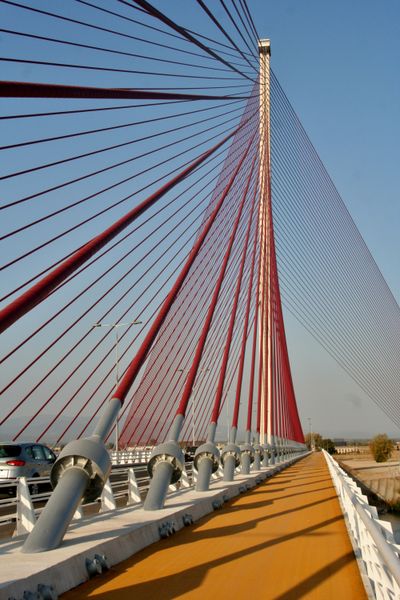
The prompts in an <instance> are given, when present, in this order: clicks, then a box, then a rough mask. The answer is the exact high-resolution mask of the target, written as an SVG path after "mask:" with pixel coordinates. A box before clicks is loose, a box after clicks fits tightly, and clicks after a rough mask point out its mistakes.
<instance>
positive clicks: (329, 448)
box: [321, 438, 336, 454]
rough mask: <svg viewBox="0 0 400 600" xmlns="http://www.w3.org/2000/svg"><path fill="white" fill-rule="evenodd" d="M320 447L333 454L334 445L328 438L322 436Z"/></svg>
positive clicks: (334, 450)
mask: <svg viewBox="0 0 400 600" xmlns="http://www.w3.org/2000/svg"><path fill="white" fill-rule="evenodd" d="M321 447H322V448H323V449H324V450H326V451H327V452H328V453H329V454H335V452H336V447H335V444H334V443H333V442H332V440H331V439H329V438H324V439H323V440H322V443H321Z"/></svg>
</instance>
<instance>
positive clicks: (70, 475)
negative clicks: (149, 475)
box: [22, 398, 121, 553]
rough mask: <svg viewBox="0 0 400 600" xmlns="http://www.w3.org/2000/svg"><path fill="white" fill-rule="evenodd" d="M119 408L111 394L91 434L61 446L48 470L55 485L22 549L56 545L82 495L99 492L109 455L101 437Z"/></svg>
mask: <svg viewBox="0 0 400 600" xmlns="http://www.w3.org/2000/svg"><path fill="white" fill-rule="evenodd" d="M120 408H121V402H120V400H119V399H118V398H113V399H112V400H111V401H110V402H109V404H108V405H107V407H106V409H105V411H104V413H103V415H102V417H101V418H100V421H99V423H98V425H97V426H96V428H95V430H94V432H93V435H92V436H90V437H89V438H84V439H82V440H74V441H73V442H70V443H69V444H67V445H66V446H65V448H64V449H63V450H62V452H61V454H60V456H59V457H58V459H57V460H56V462H55V463H54V465H53V468H52V470H51V474H50V481H51V484H52V486H53V488H55V489H54V491H53V493H52V495H51V496H50V499H49V501H48V502H47V504H46V506H45V508H44V510H43V512H42V514H41V515H40V519H39V520H38V521H37V523H36V525H35V527H34V528H33V530H32V531H31V533H30V534H29V536H28V538H27V539H26V541H25V544H24V546H23V548H22V552H24V553H30V552H32V553H34V552H45V551H46V550H53V549H54V548H57V547H58V546H59V545H60V544H61V542H62V539H63V537H64V534H65V532H66V530H67V527H68V525H69V523H70V522H71V520H72V517H73V515H74V513H75V511H76V509H77V507H78V505H79V504H80V502H81V500H82V498H84V499H85V500H89V501H91V500H95V499H96V498H98V496H100V494H101V492H102V489H103V487H104V484H105V482H106V481H107V479H108V476H109V474H110V471H111V459H110V455H109V453H108V451H107V449H106V447H105V445H104V440H105V439H106V437H107V435H108V432H109V431H110V429H111V427H112V425H113V423H114V422H115V419H116V418H117V415H118V412H119V409H120Z"/></svg>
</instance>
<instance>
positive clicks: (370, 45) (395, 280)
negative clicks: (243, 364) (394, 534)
mask: <svg viewBox="0 0 400 600" xmlns="http://www.w3.org/2000/svg"><path fill="white" fill-rule="evenodd" d="M250 6H251V9H252V13H253V15H254V17H255V21H256V23H257V28H258V29H259V33H260V35H261V36H263V37H269V38H270V39H271V45H272V60H271V63H272V66H273V69H274V71H275V73H276V74H277V76H278V78H279V80H280V83H281V85H282V86H283V87H284V89H285V91H286V93H287V95H288V97H289V99H290V101H291V103H292V105H293V107H294V108H295V110H296V112H297V114H298V115H299V117H300V120H301V121H302V123H303V125H304V127H305V129H306V131H307V133H308V135H309V136H310V138H311V140H312V142H313V143H314V145H315V147H316V149H317V151H318V153H319V155H320V157H321V159H322V160H323V162H324V164H325V166H326V168H327V170H328V172H329V173H330V175H331V177H332V179H333V181H334V182H335V184H336V187H337V188H338V190H339V192H340V194H341V195H342V198H343V200H344V202H345V204H346V206H347V208H348V209H349V211H350V213H351V215H352V217H353V219H354V221H355V222H356V224H357V226H358V228H359V230H360V232H361V234H362V235H363V237H364V239H365V241H366V243H367V245H368V247H369V249H370V251H371V253H372V255H373V257H374V258H375V260H376V262H377V264H378V266H379V267H380V269H381V271H382V273H383V275H384V277H385V278H386V281H387V282H388V284H389V286H390V288H391V290H392V292H393V293H394V295H395V297H396V299H397V301H398V302H400V276H399V274H400V273H399V257H400V235H399V224H400V185H399V179H400V169H399V140H400V75H399V73H400V71H399V64H400V45H399V40H400V3H399V2H397V1H396V0H385V1H383V2H379V3H377V2H372V1H370V0H365V1H364V0H353V1H352V2H348V1H345V0H336V1H335V2H326V1H325V2H321V1H317V0H309V1H307V2H294V1H293V0H281V1H280V2H271V1H266V2H265V1H257V0H255V1H252V2H250ZM287 326H288V327H287V329H288V341H289V345H291V348H292V352H291V359H292V368H293V372H294V377H295V382H296V384H297V395H298V404H299V408H300V412H301V415H302V417H303V426H305V425H307V421H306V417H311V418H312V423H313V429H315V430H317V431H320V432H321V433H322V434H323V435H330V436H339V435H340V434H341V433H343V434H344V435H349V436H352V435H354V436H364V435H371V434H374V433H377V432H378V430H379V431H387V432H388V433H391V434H393V435H396V436H399V432H398V431H397V430H396V428H395V427H394V426H393V425H392V424H391V423H390V421H388V420H387V419H386V417H385V415H384V414H383V413H382V412H381V411H380V410H379V409H377V408H376V407H375V406H374V405H373V403H372V402H371V401H370V400H369V399H367V398H366V397H365V396H364V394H363V393H362V392H360V390H359V389H358V388H357V386H355V385H354V384H353V383H352V382H351V380H350V379H349V378H348V377H347V376H346V375H345V374H344V373H343V372H342V371H341V370H340V369H339V368H338V367H337V366H336V365H335V364H334V363H333V361H332V360H331V359H329V358H328V357H327V356H326V355H325V353H324V351H322V350H319V349H318V346H317V345H316V344H315V343H314V342H313V341H312V340H311V339H310V338H309V336H307V335H306V334H304V331H303V330H302V329H301V328H300V327H299V326H298V325H296V323H295V322H294V321H293V319H291V318H290V317H289V316H288V317H287ZM304 345H305V346H304ZM304 348H306V350H307V351H306V352H304ZM301 349H303V352H301V351H300V350H301ZM296 350H298V351H297V352H296ZM305 429H307V427H305Z"/></svg>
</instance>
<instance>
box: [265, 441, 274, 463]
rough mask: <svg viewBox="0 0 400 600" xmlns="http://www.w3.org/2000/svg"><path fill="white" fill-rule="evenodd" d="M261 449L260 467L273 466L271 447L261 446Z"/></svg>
mask: <svg viewBox="0 0 400 600" xmlns="http://www.w3.org/2000/svg"><path fill="white" fill-rule="evenodd" d="M262 449H263V460H262V466H263V467H268V466H269V465H270V464H271V465H272V464H274V463H273V462H272V452H271V446H270V445H269V444H263V446H262Z"/></svg>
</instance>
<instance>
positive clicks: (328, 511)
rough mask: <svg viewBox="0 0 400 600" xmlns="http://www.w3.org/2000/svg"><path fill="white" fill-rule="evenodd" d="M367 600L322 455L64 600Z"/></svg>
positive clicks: (227, 506) (120, 566) (157, 545)
mask: <svg viewBox="0 0 400 600" xmlns="http://www.w3.org/2000/svg"><path fill="white" fill-rule="evenodd" d="M78 598H79V599H82V598H95V599H96V600H112V599H115V600H172V599H175V598H188V599H200V598H201V599H204V600H214V599H215V600H217V599H218V600H228V599H229V600H242V599H243V600H244V599H251V598H256V599H257V600H259V599H266V600H267V599H268V600H269V599H274V600H297V599H299V598H307V599H313V600H331V599H332V600H333V599H335V600H341V599H343V600H352V599H354V600H363V599H365V598H366V594H365V591H364V587H363V584H362V581H361V577H360V574H359V571H358V566H357V562H356V560H355V558H354V554H353V550H352V546H351V543H350V540H349V538H348V535H347V530H346V526H345V523H344V520H343V516H342V512H341V509H340V506H339V502H338V500H337V497H336V493H335V490H334V488H333V485H332V482H331V478H330V475H329V472H328V468H327V466H326V463H325V460H324V458H323V456H322V454H320V453H319V454H313V455H310V456H308V457H306V458H305V459H303V460H301V461H300V462H299V463H296V464H294V465H293V466H291V467H289V468H287V469H285V470H284V471H282V472H281V473H279V474H278V475H276V476H275V477H273V478H271V479H269V480H267V481H266V482H265V483H263V484H261V485H260V486H258V487H257V488H254V490H252V491H250V492H248V493H247V494H245V495H244V496H240V497H238V498H237V499H235V500H233V501H231V502H229V503H228V504H226V505H225V506H224V508H223V509H222V510H220V511H218V512H217V513H213V514H212V515H210V516H208V517H205V518H203V519H202V520H201V521H199V522H197V523H196V524H194V525H193V526H191V527H189V528H186V529H183V530H181V531H179V532H178V533H176V534H175V535H174V536H172V537H170V538H168V539H166V540H161V541H160V542H158V543H157V544H154V545H152V546H149V547H148V548H147V549H145V550H143V551H142V552H140V553H138V554H136V555H134V556H132V558H130V559H128V560H126V561H124V562H123V563H120V564H119V565H117V566H116V567H113V568H112V569H111V570H110V571H109V572H108V573H106V574H104V575H102V576H101V577H98V578H95V579H93V580H91V581H89V582H88V583H86V584H83V585H82V586H80V587H78V588H76V589H75V590H72V591H71V592H68V593H67V594H64V595H63V600H77V599H78Z"/></svg>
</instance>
